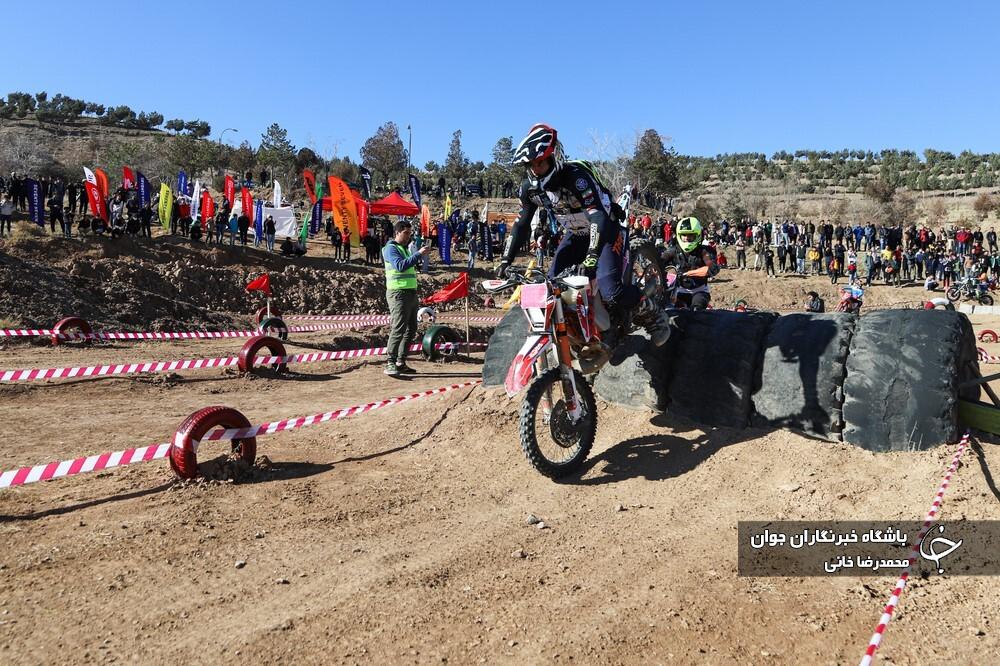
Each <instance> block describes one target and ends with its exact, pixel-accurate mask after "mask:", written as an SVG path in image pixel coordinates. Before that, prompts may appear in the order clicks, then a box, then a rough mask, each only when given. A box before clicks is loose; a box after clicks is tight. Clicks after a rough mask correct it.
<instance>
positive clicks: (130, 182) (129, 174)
mask: <svg viewBox="0 0 1000 666" xmlns="http://www.w3.org/2000/svg"><path fill="white" fill-rule="evenodd" d="M137 184H138V183H137V182H136V180H135V172H133V171H132V169H130V168H128V167H127V166H123V167H122V187H123V188H124V189H126V190H131V189H133V188H135V187H136V185H137Z"/></svg>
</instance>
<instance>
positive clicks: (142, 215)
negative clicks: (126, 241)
mask: <svg viewBox="0 0 1000 666" xmlns="http://www.w3.org/2000/svg"><path fill="white" fill-rule="evenodd" d="M139 222H140V223H141V224H140V226H141V227H142V235H143V236H145V237H146V238H152V237H153V203H152V202H149V203H147V204H146V205H145V206H143V207H142V210H140V211H139Z"/></svg>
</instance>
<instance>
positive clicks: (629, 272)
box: [482, 242, 676, 478]
mask: <svg viewBox="0 0 1000 666" xmlns="http://www.w3.org/2000/svg"><path fill="white" fill-rule="evenodd" d="M624 259H625V268H626V270H625V274H624V277H625V279H627V280H632V281H633V282H634V283H635V284H636V286H638V287H639V288H640V290H642V291H643V293H644V294H645V297H646V298H651V299H654V302H656V303H657V304H658V305H659V306H660V307H662V306H663V305H665V304H666V303H667V302H668V301H669V290H670V288H671V287H672V285H673V283H674V281H675V279H676V274H674V276H673V277H670V276H667V275H666V274H665V273H664V270H663V268H662V266H661V264H660V259H659V254H658V253H657V252H656V249H655V248H654V246H653V245H652V244H651V243H647V242H637V243H633V244H632V246H631V247H630V249H629V252H627V253H626V256H625V258H624ZM515 286H520V304H521V308H522V310H523V311H524V314H525V316H526V317H527V319H528V327H529V331H528V337H527V339H526V340H525V342H524V344H523V345H522V347H521V349H520V350H519V351H518V353H517V355H516V356H515V357H514V362H513V363H512V364H511V366H510V369H509V370H508V372H507V377H506V380H505V382H504V388H505V389H506V390H507V395H508V396H511V397H513V396H514V395H517V394H518V393H520V392H521V390H523V389H524V388H525V387H527V388H528V391H527V393H526V394H525V397H524V402H522V403H521V410H520V418H519V427H518V432H519V434H520V439H521V449H522V450H523V451H524V455H525V457H526V458H527V459H528V462H529V463H531V465H532V467H534V468H535V469H536V470H538V471H539V472H540V473H542V474H544V475H545V476H548V477H550V478H559V477H561V476H565V475H566V474H570V473H572V472H574V471H575V470H577V469H579V467H580V466H581V465H582V464H583V461H584V460H585V459H586V458H587V455H588V454H589V453H590V449H591V447H592V446H593V445H594V437H595V436H596V434H597V403H596V400H595V398H594V391H593V389H592V388H591V386H590V384H589V383H588V381H587V379H586V377H587V376H589V375H594V374H596V373H597V371H598V370H600V368H601V367H603V365H604V364H605V363H607V361H608V360H609V358H610V352H611V350H609V349H608V348H607V345H605V344H604V342H603V339H604V338H605V337H606V333H607V332H608V331H610V329H611V326H612V325H613V323H612V321H611V317H610V315H609V314H608V312H607V310H606V309H605V307H604V304H603V302H602V300H601V298H600V294H599V292H598V289H597V287H596V281H592V280H591V279H590V278H588V277H587V276H585V275H579V276H578V275H565V276H559V277H554V278H550V277H548V275H546V274H545V273H544V272H542V271H540V270H538V269H522V268H518V267H511V268H510V269H508V273H507V279H506V280H486V281H484V282H483V283H482V287H483V289H484V290H485V291H486V292H487V293H491V294H493V293H497V292H501V291H504V290H506V289H510V288H513V287H515ZM619 326H622V327H623V328H624V329H625V331H624V332H626V333H627V332H628V331H630V330H631V327H632V323H631V315H629V316H628V321H626V322H622V323H619ZM621 337H623V336H618V339H621Z"/></svg>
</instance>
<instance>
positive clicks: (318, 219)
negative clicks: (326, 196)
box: [309, 199, 323, 236]
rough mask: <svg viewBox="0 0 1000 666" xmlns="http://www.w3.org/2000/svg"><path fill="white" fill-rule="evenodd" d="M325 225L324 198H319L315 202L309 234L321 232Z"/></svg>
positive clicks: (313, 234)
mask: <svg viewBox="0 0 1000 666" xmlns="http://www.w3.org/2000/svg"><path fill="white" fill-rule="evenodd" d="M322 225H323V200H322V199H317V200H316V203H314V204H313V209H312V220H311V221H310V222H309V235H310V236H315V235H316V234H318V233H319V232H320V230H321V229H322Z"/></svg>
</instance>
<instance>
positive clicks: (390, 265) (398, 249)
mask: <svg viewBox="0 0 1000 666" xmlns="http://www.w3.org/2000/svg"><path fill="white" fill-rule="evenodd" d="M393 230H394V231H395V232H396V235H395V237H394V238H393V239H392V240H390V241H389V242H388V243H386V244H385V247H384V248H383V249H382V259H383V261H384V262H385V285H386V293H385V298H386V301H388V303H389V317H390V333H389V342H388V344H387V345H386V347H387V354H388V359H387V360H386V362H385V374H387V375H389V376H390V377H398V376H399V375H400V373H405V374H412V373H414V372H416V371H415V370H413V368H411V367H409V366H408V365H406V354H407V352H408V350H409V347H410V343H411V342H412V341H413V337H414V336H415V335H416V333H417V306H418V305H419V301H418V300H417V269H416V266H417V262H418V261H420V258H421V256H422V255H426V254H427V253H428V252H429V251H430V248H428V247H422V248H420V249H419V250H417V253H416V254H410V252H409V250H407V249H406V248H407V246H408V245H409V244H410V237H411V235H412V233H413V232H412V231H411V230H410V223H409V222H406V221H404V220H400V221H399V222H396V224H395V226H394V227H393Z"/></svg>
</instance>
